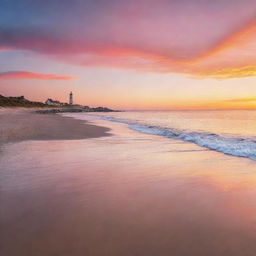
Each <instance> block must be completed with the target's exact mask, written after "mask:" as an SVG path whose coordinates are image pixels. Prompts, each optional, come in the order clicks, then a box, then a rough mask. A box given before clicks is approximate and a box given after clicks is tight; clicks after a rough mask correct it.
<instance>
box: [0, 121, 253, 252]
mask: <svg viewBox="0 0 256 256" xmlns="http://www.w3.org/2000/svg"><path fill="white" fill-rule="evenodd" d="M95 124H96V125H99V126H109V127H110V128H111V132H112V133H113V136H109V137H100V138H91V139H86V140H79V141H67V140H59V141H55V140H52V141H24V142H20V143H11V144H8V145H7V144H6V145H5V147H4V150H3V151H2V153H1V154H0V163H1V168H0V176H1V179H0V185H1V211H0V221H1V229H0V235H1V247H2V249H1V255H8V256H9V255H10V256H46V255H47V256H58V255H61V256H70V255H72V256H84V255H86V256H120V255H121V256H135V255H138V256H144V255H145V256H155V255H159V256H169V255H171V256H206V255H207V256H221V255H223V256H255V255H256V244H255V241H256V204H255V197H256V172H255V170H256V167H255V162H253V161H251V160H248V159H243V158H237V157H231V156H226V155H224V154H221V153H218V152H214V151H210V150H205V149H203V148H200V147H198V146H196V145H193V144H190V143H185V142H181V141H178V140H170V139H166V138H162V137H158V136H151V135H146V134H141V133H137V132H134V131H131V130H128V129H127V127H126V126H125V125H122V124H118V123H111V125H110V123H109V122H106V121H96V122H95Z"/></svg>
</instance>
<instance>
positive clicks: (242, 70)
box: [197, 66, 256, 80]
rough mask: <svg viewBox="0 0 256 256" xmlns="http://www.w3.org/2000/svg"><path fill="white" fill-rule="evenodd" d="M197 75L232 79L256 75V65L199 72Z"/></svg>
mask: <svg viewBox="0 0 256 256" xmlns="http://www.w3.org/2000/svg"><path fill="white" fill-rule="evenodd" d="M197 76H199V77H205V78H215V79H220V80H223V79H231V78H244V77H253V76H256V66H245V67H238V68H221V69H218V70H215V71H204V72H201V73H200V72H198V74H197Z"/></svg>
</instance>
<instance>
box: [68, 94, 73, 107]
mask: <svg viewBox="0 0 256 256" xmlns="http://www.w3.org/2000/svg"><path fill="white" fill-rule="evenodd" d="M69 104H70V105H72V104H73V93H72V92H70V94H69Z"/></svg>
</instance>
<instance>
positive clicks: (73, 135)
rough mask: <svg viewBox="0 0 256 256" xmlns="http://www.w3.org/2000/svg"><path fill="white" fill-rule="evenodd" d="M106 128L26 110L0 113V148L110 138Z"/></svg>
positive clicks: (1, 110)
mask: <svg viewBox="0 0 256 256" xmlns="http://www.w3.org/2000/svg"><path fill="white" fill-rule="evenodd" d="M109 130H110V129H108V128H105V127H100V126H96V125H91V124H88V123H86V122H85V121H81V120H75V119H73V118H69V117H63V116H60V115H56V114H36V113H34V112H33V110H31V109H29V110H26V109H10V108H8V109H0V145H1V144H3V143H6V142H18V141H24V140H76V139H86V138H97V137H101V136H109V135H110V134H109Z"/></svg>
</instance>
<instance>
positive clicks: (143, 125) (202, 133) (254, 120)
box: [76, 110, 256, 160]
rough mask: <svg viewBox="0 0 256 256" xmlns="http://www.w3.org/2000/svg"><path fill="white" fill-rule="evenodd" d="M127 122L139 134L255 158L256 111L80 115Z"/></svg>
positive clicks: (81, 116)
mask: <svg viewBox="0 0 256 256" xmlns="http://www.w3.org/2000/svg"><path fill="white" fill-rule="evenodd" d="M76 118H80V119H83V118H89V119H103V120H108V121H112V122H120V123H124V124H127V125H128V126H129V128H130V129H133V130H135V131H139V132H142V133H147V134H153V135H159V136H164V137H168V138H171V139H178V140H183V141H187V142H191V143H195V144H197V145H199V146H201V147H205V148H208V149H211V150H215V151H218V152H222V153H225V154H229V155H233V156H237V157H247V158H250V159H253V160H256V111H252V110H251V111H250V110H243V111H235V110H233V111H124V112H110V113H100V114H99V113H97V114H89V115H88V114H79V115H76Z"/></svg>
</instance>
